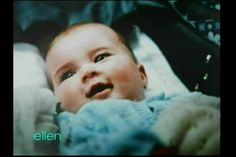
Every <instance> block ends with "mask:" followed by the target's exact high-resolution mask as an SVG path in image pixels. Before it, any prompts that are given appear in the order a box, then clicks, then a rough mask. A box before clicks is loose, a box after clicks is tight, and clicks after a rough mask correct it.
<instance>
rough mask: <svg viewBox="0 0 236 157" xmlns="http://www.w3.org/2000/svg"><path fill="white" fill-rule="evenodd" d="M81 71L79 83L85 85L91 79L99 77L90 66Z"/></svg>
mask: <svg viewBox="0 0 236 157" xmlns="http://www.w3.org/2000/svg"><path fill="white" fill-rule="evenodd" d="M82 71H83V72H82V74H81V82H82V83H85V82H87V81H88V80H90V79H92V78H93V77H96V76H98V75H99V73H98V71H97V70H96V69H95V68H93V67H91V66H88V67H84V69H83V70H82Z"/></svg>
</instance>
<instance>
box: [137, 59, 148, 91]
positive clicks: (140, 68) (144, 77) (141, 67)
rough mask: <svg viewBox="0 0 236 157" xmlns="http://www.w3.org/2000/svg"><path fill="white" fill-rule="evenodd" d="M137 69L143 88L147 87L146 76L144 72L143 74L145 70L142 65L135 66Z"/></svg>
mask: <svg viewBox="0 0 236 157" xmlns="http://www.w3.org/2000/svg"><path fill="white" fill-rule="evenodd" d="M137 68H138V71H139V73H140V76H141V78H142V80H143V86H144V88H146V87H147V83H148V79H147V75H146V72H145V68H144V66H143V65H142V64H137Z"/></svg>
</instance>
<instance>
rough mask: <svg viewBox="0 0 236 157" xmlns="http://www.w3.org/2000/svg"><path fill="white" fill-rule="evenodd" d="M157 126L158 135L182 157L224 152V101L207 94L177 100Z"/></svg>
mask: <svg viewBox="0 0 236 157" xmlns="http://www.w3.org/2000/svg"><path fill="white" fill-rule="evenodd" d="M170 103H171V104H169V105H168V107H167V108H166V110H164V111H163V112H162V113H161V114H160V118H159V119H158V120H157V121H156V123H155V125H154V126H153V131H154V132H155V134H156V135H157V136H158V137H159V138H160V139H161V140H162V141H163V142H164V143H165V144H166V145H167V146H174V147H177V149H178V154H188V155H200V154H204V155H211V154H219V151H220V150H219V149H220V110H219V108H218V107H219V103H220V99H219V98H216V97H210V96H205V95H198V94H197V95H195V96H194V95H193V96H186V97H179V98H178V97H176V98H173V99H171V100H170Z"/></svg>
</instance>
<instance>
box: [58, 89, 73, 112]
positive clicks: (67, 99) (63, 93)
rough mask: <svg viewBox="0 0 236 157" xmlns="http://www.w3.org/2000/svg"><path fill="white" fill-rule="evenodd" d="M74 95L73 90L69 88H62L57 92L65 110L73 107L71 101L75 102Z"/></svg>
mask: <svg viewBox="0 0 236 157" xmlns="http://www.w3.org/2000/svg"><path fill="white" fill-rule="evenodd" d="M72 94H73V92H71V90H70V89H68V88H67V87H64V86H61V87H59V88H58V90H57V92H56V96H57V98H58V99H59V101H60V102H61V103H62V107H63V108H64V109H67V108H71V107H72V103H71V101H73V95H74V94H73V95H72Z"/></svg>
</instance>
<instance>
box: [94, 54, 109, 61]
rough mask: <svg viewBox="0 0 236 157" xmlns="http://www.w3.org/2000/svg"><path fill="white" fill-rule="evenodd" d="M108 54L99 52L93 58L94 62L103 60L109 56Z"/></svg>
mask: <svg viewBox="0 0 236 157" xmlns="http://www.w3.org/2000/svg"><path fill="white" fill-rule="evenodd" d="M109 56H110V54H109V53H102V54H99V55H97V56H96V57H95V58H94V61H93V62H94V63H97V62H100V61H102V60H104V59H105V58H106V57H109Z"/></svg>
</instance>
